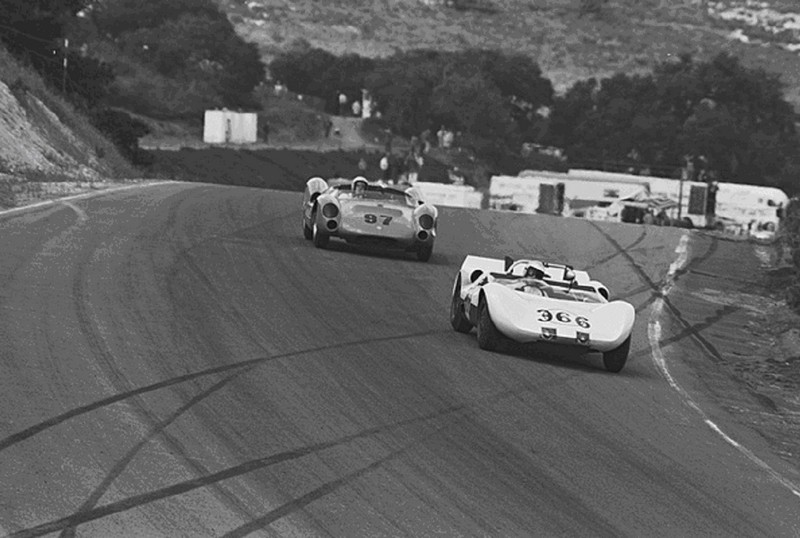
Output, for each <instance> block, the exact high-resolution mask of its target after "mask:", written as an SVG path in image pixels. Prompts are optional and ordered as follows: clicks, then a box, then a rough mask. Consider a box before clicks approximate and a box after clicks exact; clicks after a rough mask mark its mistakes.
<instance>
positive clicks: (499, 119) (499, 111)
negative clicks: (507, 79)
mask: <svg viewBox="0 0 800 538" xmlns="http://www.w3.org/2000/svg"><path fill="white" fill-rule="evenodd" d="M431 117H432V118H433V119H434V121H435V123H437V124H438V123H442V124H444V125H446V126H448V127H449V128H450V129H455V130H457V131H462V132H463V141H464V143H465V145H467V146H472V147H473V148H474V149H475V150H477V151H478V152H481V153H485V152H491V153H498V152H500V153H502V151H500V150H501V149H502V148H506V149H507V148H518V147H519V143H520V140H519V130H518V129H517V128H516V125H515V124H514V121H513V119H512V118H511V115H510V113H509V111H508V109H507V108H506V107H505V106H504V102H503V97H502V94H501V92H500V90H499V89H498V88H497V87H496V86H495V85H494V84H493V83H492V82H491V81H489V80H487V79H486V78H484V77H483V76H481V75H480V74H474V75H472V76H464V75H462V74H454V75H452V76H449V77H447V78H446V79H445V80H443V81H442V83H441V84H440V85H438V86H437V87H436V88H434V89H433V93H432V95H431Z"/></svg>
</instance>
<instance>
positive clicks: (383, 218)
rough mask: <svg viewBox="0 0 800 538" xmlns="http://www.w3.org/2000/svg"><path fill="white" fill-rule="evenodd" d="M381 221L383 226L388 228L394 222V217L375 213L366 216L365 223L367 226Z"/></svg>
mask: <svg viewBox="0 0 800 538" xmlns="http://www.w3.org/2000/svg"><path fill="white" fill-rule="evenodd" d="M379 220H380V221H381V224H383V225H384V226H387V225H388V224H389V223H390V222H392V217H391V215H375V214H374V213H365V214H364V222H366V223H367V224H375V223H376V222H378V221H379Z"/></svg>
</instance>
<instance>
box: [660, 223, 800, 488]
mask: <svg viewBox="0 0 800 538" xmlns="http://www.w3.org/2000/svg"><path fill="white" fill-rule="evenodd" d="M688 245H689V234H688V233H684V234H683V235H682V236H681V240H680V242H679V243H678V246H677V248H676V249H675V253H676V254H677V255H678V257H677V258H676V259H675V261H674V262H673V263H672V264H670V266H669V271H668V272H667V279H666V282H665V283H664V286H663V288H662V292H661V297H659V298H657V299H656V300H655V301H654V302H653V306H652V307H651V308H650V319H649V321H648V323H647V338H648V340H649V341H650V349H651V350H652V351H651V353H652V358H653V362H654V363H655V365H656V367H657V368H658V370H659V371H660V372H661V374H662V375H663V376H664V378H665V379H666V380H667V382H668V383H669V385H670V386H671V387H672V388H673V389H674V390H675V391H676V392H677V393H678V394H679V395H680V396H681V398H682V399H683V400H684V402H685V403H686V405H688V406H689V407H691V408H692V409H694V410H695V411H696V412H697V413H698V414H699V415H700V418H702V419H703V422H704V423H705V424H706V425H707V426H708V427H709V428H711V430H712V431H714V433H716V434H717V435H719V436H720V437H721V438H722V439H723V440H724V441H725V442H726V443H728V444H729V445H731V446H732V447H734V448H735V449H736V450H738V451H739V452H740V453H742V454H743V455H744V456H745V457H746V458H747V459H748V460H750V461H751V462H753V463H755V464H756V465H757V466H758V467H760V468H762V469H763V470H764V471H766V472H767V474H769V475H770V477H771V478H772V479H773V480H775V481H776V482H778V483H779V484H781V485H783V486H784V487H786V488H787V489H788V490H789V491H791V492H792V493H793V494H794V495H795V496H796V497H800V486H797V485H796V484H794V483H793V482H792V481H790V480H788V479H786V478H785V477H784V476H782V475H781V474H780V473H778V472H777V471H775V470H774V469H773V468H772V467H770V466H769V464H768V463H767V462H765V461H764V460H762V459H761V458H759V457H758V456H756V455H755V454H754V453H753V451H752V450H750V449H749V448H747V447H746V446H744V445H742V444H741V443H739V442H737V441H736V440H735V439H733V438H732V437H730V436H729V435H728V434H726V433H725V432H724V431H722V429H721V428H720V427H719V426H717V424H716V423H714V421H712V420H711V419H709V418H708V415H706V413H705V412H704V411H703V410H702V409H701V408H700V406H699V405H697V403H696V402H695V401H694V400H693V399H692V397H691V396H690V395H689V393H688V392H686V390H684V389H683V387H681V386H680V385H679V384H678V382H677V381H676V380H675V378H674V377H673V376H672V374H671V373H670V371H669V367H668V366H667V361H666V358H665V357H664V352H663V350H662V349H661V344H660V342H661V322H660V321H659V318H660V317H661V313H662V312H663V310H664V299H663V297H666V295H667V294H668V293H669V291H670V290H671V289H672V287H673V285H674V283H675V273H676V272H677V271H678V270H679V269H681V267H683V265H684V264H685V263H686V260H687V258H688Z"/></svg>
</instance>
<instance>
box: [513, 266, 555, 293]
mask: <svg viewBox="0 0 800 538" xmlns="http://www.w3.org/2000/svg"><path fill="white" fill-rule="evenodd" d="M544 276H545V271H544V266H543V265H542V263H541V262H533V263H531V264H530V265H528V266H527V267H526V268H525V274H524V275H523V277H522V278H521V279H520V280H519V283H518V285H517V286H515V288H516V289H517V290H518V291H522V292H525V293H531V294H534V295H544V296H549V295H551V292H552V291H553V286H551V285H550V284H548V283H547V282H545V281H544Z"/></svg>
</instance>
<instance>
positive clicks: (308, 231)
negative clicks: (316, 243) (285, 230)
mask: <svg viewBox="0 0 800 538" xmlns="http://www.w3.org/2000/svg"><path fill="white" fill-rule="evenodd" d="M303 237H305V238H306V239H308V240H309V241H311V240H312V239H314V230H312V229H311V228H309V227H308V225H307V224H306V219H303Z"/></svg>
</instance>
